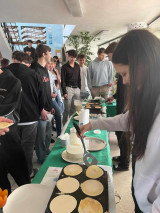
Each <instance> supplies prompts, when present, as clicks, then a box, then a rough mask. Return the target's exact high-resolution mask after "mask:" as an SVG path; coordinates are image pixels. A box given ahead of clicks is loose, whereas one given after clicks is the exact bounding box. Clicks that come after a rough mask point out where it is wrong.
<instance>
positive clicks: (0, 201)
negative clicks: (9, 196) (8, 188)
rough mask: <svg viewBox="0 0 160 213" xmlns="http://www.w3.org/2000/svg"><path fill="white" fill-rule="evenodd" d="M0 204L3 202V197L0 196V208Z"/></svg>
mask: <svg viewBox="0 0 160 213" xmlns="http://www.w3.org/2000/svg"><path fill="white" fill-rule="evenodd" d="M2 204H3V198H2V197H1V196H0V208H2V207H3V206H2Z"/></svg>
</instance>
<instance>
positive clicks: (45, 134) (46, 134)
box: [31, 44, 54, 163]
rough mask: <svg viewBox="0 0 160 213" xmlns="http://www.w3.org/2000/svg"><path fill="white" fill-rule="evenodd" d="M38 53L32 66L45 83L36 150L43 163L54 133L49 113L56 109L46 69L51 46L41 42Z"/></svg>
mask: <svg viewBox="0 0 160 213" xmlns="http://www.w3.org/2000/svg"><path fill="white" fill-rule="evenodd" d="M36 54H37V57H38V61H37V62H36V61H35V62H34V63H32V65H31V68H33V69H34V70H35V71H36V73H37V75H38V76H39V78H40V81H41V83H42V85H43V93H44V109H43V115H41V118H40V120H39V121H38V127H37V136H36V142H35V151H36V155H37V158H38V162H39V163H43V162H44V160H45V159H46V157H47V156H48V154H49V153H50V150H49V146H50V143H51V133H52V127H51V121H50V120H49V119H48V117H47V114H50V113H51V114H53V113H54V109H53V106H52V98H51V88H50V80H49V74H48V71H47V69H46V64H47V63H50V61H51V57H52V56H51V48H50V47H49V46H46V45H42V44H40V45H38V47H37V48H36Z"/></svg>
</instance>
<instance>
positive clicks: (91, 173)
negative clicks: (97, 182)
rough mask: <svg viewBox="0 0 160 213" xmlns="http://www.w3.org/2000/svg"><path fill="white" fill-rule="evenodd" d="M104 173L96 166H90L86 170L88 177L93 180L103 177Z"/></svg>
mask: <svg viewBox="0 0 160 213" xmlns="http://www.w3.org/2000/svg"><path fill="white" fill-rule="evenodd" d="M103 173H104V172H103V170H102V169H101V168H100V167H98V166H96V165H92V166H89V167H88V168H87V170H86V176H87V177H89V178H92V179H97V178H99V177H101V176H102V175H103Z"/></svg>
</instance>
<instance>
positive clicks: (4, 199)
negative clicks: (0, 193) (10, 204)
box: [2, 195, 7, 207]
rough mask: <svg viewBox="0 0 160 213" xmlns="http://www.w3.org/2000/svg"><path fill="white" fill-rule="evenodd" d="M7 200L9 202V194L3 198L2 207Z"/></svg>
mask: <svg viewBox="0 0 160 213" xmlns="http://www.w3.org/2000/svg"><path fill="white" fill-rule="evenodd" d="M6 202H7V195H5V196H4V198H3V203H2V207H3V206H4V205H5V204H6Z"/></svg>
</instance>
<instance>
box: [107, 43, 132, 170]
mask: <svg viewBox="0 0 160 213" xmlns="http://www.w3.org/2000/svg"><path fill="white" fill-rule="evenodd" d="M116 46H117V43H116V42H112V43H111V44H110V45H109V46H108V47H107V48H106V54H107V55H108V58H109V61H112V55H113V52H114V50H115V48H116ZM117 79H118V81H117V92H116V94H115V95H113V97H110V98H108V99H107V101H111V100H112V101H113V99H114V98H115V99H116V100H117V107H116V110H117V115H119V114H121V113H124V112H125V102H126V100H125V99H126V97H125V95H126V92H125V90H126V86H125V85H123V79H122V76H121V75H119V74H118V73H117ZM115 133H116V136H117V140H118V146H119V149H120V156H115V157H113V158H112V160H113V161H115V162H117V163H118V164H117V165H113V169H114V170H116V171H127V170H128V169H129V161H130V145H129V142H128V140H127V138H129V137H128V135H127V134H126V133H125V132H121V131H116V132H115ZM128 134H129V133H128Z"/></svg>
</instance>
